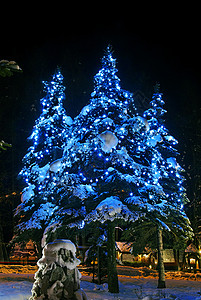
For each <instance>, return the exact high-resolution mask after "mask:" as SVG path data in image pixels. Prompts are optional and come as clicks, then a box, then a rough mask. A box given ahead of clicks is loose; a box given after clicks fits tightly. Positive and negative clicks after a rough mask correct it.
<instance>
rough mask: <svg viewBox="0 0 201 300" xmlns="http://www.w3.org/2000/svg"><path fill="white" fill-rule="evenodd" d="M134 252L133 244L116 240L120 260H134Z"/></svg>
mask: <svg viewBox="0 0 201 300" xmlns="http://www.w3.org/2000/svg"><path fill="white" fill-rule="evenodd" d="M131 252H132V244H131V243H126V242H116V255H117V259H118V260H119V261H120V262H134V260H135V257H134V255H133V254H131Z"/></svg>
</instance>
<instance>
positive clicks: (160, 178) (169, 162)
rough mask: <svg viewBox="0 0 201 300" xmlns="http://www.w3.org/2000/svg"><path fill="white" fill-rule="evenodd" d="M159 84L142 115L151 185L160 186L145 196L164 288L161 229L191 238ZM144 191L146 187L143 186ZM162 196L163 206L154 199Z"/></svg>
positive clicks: (179, 175)
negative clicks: (144, 123)
mask: <svg viewBox="0 0 201 300" xmlns="http://www.w3.org/2000/svg"><path fill="white" fill-rule="evenodd" d="M159 89H160V85H159V84H156V86H155V87H154V94H153V97H152V101H151V102H150V108H149V109H148V110H147V111H145V112H144V114H143V117H144V118H146V119H147V121H148V126H149V131H148V134H147V143H146V144H147V147H148V148H149V149H150V152H151V153H152V155H151V161H150V163H151V169H152V184H153V185H155V186H160V187H161V194H160V193H159V194H158V195H157V197H156V195H154V194H152V193H149V194H147V197H149V199H150V200H151V201H152V202H153V207H152V208H151V209H150V210H149V211H148V214H147V217H148V219H149V220H152V221H153V222H154V223H155V224H156V225H157V236H158V249H159V251H158V253H159V264H160V266H159V282H158V287H160V288H161V287H165V274H164V266H163V258H162V253H160V252H161V251H160V249H162V230H163V229H164V228H165V229H168V230H170V231H172V232H173V234H175V235H177V236H179V235H181V229H182V231H183V232H185V234H184V236H185V237H186V238H189V237H192V229H191V226H190V221H189V219H188V218H187V216H186V214H185V211H184V209H183V207H184V204H186V203H187V201H188V199H187V196H186V190H185V188H184V181H185V179H184V175H183V173H184V170H183V169H182V167H181V166H180V165H179V164H178V162H177V159H176V157H177V156H178V151H177V150H176V148H175V145H176V144H177V143H178V142H177V140H176V139H175V138H174V137H173V136H171V135H170V134H169V131H168V129H167V128H166V127H165V125H164V123H165V119H164V115H165V113H166V110H165V109H164V108H163V106H164V104H165V102H164V100H163V99H162V93H160V91H159ZM147 191H148V189H147ZM158 196H159V199H160V198H161V199H163V206H162V207H161V202H160V201H159V202H158V200H157V198H158Z"/></svg>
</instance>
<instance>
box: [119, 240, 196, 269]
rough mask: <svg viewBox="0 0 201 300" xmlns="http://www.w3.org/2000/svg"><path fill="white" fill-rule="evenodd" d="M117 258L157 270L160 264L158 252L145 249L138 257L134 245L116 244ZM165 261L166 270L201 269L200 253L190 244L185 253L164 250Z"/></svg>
mask: <svg viewBox="0 0 201 300" xmlns="http://www.w3.org/2000/svg"><path fill="white" fill-rule="evenodd" d="M116 256H117V259H118V260H119V261H120V262H121V263H124V264H126V263H134V264H135V263H136V265H137V264H139V263H141V264H143V265H146V266H149V267H150V268H155V267H156V266H157V264H158V259H157V251H153V250H152V249H150V248H145V250H144V252H143V253H139V254H138V255H137V256H134V255H133V254H132V243H126V242H116ZM163 261H164V265H165V268H166V269H180V268H182V269H183V268H184V269H186V270H195V269H200V268H201V265H200V253H199V251H198V249H197V248H196V247H195V245H193V244H190V245H189V246H188V247H187V248H186V249H185V251H184V250H174V249H164V250H163Z"/></svg>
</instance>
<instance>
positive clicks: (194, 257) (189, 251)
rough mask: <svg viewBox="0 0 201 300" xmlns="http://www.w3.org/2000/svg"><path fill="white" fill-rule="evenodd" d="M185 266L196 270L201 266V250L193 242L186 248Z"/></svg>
mask: <svg viewBox="0 0 201 300" xmlns="http://www.w3.org/2000/svg"><path fill="white" fill-rule="evenodd" d="M184 267H185V269H187V270H196V269H200V268H201V263H200V253H199V250H198V249H197V248H196V246H195V245H194V244H192V243H191V244H190V245H189V246H188V247H187V248H186V249H185V264H184Z"/></svg>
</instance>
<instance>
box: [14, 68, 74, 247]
mask: <svg viewBox="0 0 201 300" xmlns="http://www.w3.org/2000/svg"><path fill="white" fill-rule="evenodd" d="M43 84H44V92H45V96H44V97H43V98H42V99H41V100H40V102H41V106H42V113H41V115H40V116H39V118H38V119H37V120H36V122H35V126H34V128H33V131H32V134H31V136H30V137H29V140H30V141H31V143H32V145H31V146H30V147H29V149H28V152H27V154H26V155H25V156H24V158H23V164H24V166H23V168H22V170H21V172H20V174H19V176H20V177H22V179H23V180H24V181H25V183H26V187H25V188H24V190H23V191H22V203H21V204H20V205H19V206H18V207H17V210H16V217H17V218H18V220H19V224H18V226H17V228H16V229H17V233H16V234H17V236H18V237H19V238H20V236H21V237H22V239H23V240H25V239H30V238H32V239H33V240H35V241H38V242H39V243H40V238H41V235H42V233H43V231H44V229H45V227H46V221H47V220H48V218H49V217H50V216H51V215H52V214H53V211H54V208H55V204H53V203H50V202H47V198H46V197H45V187H46V186H45V185H44V180H45V179H46V180H52V177H53V176H52V174H51V173H53V172H51V170H52V169H53V166H54V164H53V162H55V160H58V159H60V158H61V157H62V154H63V147H64V143H65V140H66V137H67V136H68V131H69V128H70V126H71V124H72V119H71V117H69V116H67V115H66V112H65V109H64V107H63V100H64V99H65V94H64V90H65V87H64V86H63V76H62V74H61V71H60V70H59V68H58V69H57V70H56V72H55V74H54V75H53V76H52V79H51V80H50V81H49V82H47V81H44V82H43ZM54 167H55V166H54ZM39 231H41V232H40V233H39Z"/></svg>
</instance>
